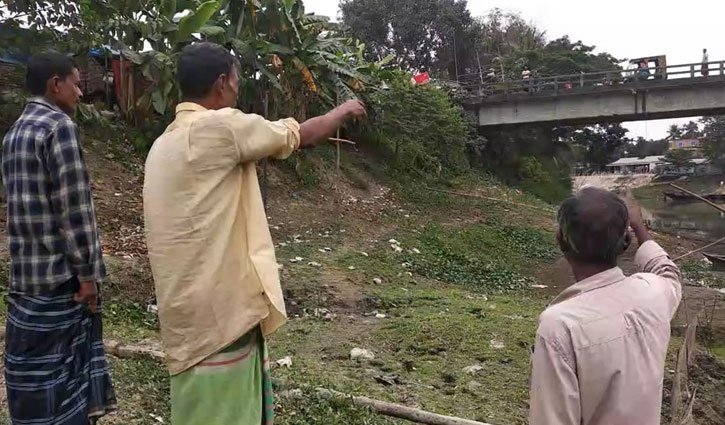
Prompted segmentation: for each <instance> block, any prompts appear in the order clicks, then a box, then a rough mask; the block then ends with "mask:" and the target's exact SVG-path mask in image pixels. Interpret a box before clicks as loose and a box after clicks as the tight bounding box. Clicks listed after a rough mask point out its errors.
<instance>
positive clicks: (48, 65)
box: [25, 51, 76, 96]
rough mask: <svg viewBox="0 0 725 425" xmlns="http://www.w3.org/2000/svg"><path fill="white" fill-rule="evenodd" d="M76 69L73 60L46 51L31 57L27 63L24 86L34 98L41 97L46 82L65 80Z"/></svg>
mask: <svg viewBox="0 0 725 425" xmlns="http://www.w3.org/2000/svg"><path fill="white" fill-rule="evenodd" d="M74 68H76V65H75V63H74V62H73V58H71V57H70V56H66V55H64V54H61V53H58V52H55V51H46V52H42V53H38V54H36V55H33V57H31V58H30V61H28V67H27V70H26V72H25V84H26V85H27V86H28V90H30V94H32V95H34V96H42V95H44V94H45V89H46V87H47V85H48V80H50V79H51V78H53V77H58V78H60V79H62V80H64V79H66V78H67V77H68V76H69V75H70V74H71V73H73V69H74Z"/></svg>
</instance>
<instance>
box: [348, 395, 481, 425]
mask: <svg viewBox="0 0 725 425" xmlns="http://www.w3.org/2000/svg"><path fill="white" fill-rule="evenodd" d="M352 402H353V404H356V405H358V406H364V407H368V408H370V409H373V410H375V411H376V412H378V413H380V414H382V415H385V416H392V417H394V418H400V419H406V420H409V421H412V422H417V423H421V424H430V425H490V424H486V423H484V422H477V421H472V420H469V419H463V418H457V417H455V416H445V415H439V414H437V413H431V412H426V411H425V410H420V409H414V408H412V407H407V406H402V405H399V404H394V403H388V402H386V401H380V400H374V399H372V398H367V397H360V396H352Z"/></svg>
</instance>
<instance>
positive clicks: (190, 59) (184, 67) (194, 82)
mask: <svg viewBox="0 0 725 425" xmlns="http://www.w3.org/2000/svg"><path fill="white" fill-rule="evenodd" d="M238 63H239V62H238V61H237V59H236V58H235V57H234V55H232V53H231V52H230V51H229V50H227V49H225V48H224V47H222V46H220V45H218V44H215V43H209V42H203V43H195V44H192V45H190V46H186V47H185V48H184V50H182V51H181V58H180V59H179V66H178V70H177V73H176V78H177V80H178V81H179V86H180V88H181V95H182V96H183V97H184V98H185V99H202V98H203V97H204V96H206V95H207V94H209V92H210V91H211V89H212V87H213V86H214V82H215V81H216V80H217V79H218V78H219V76H220V75H222V74H227V75H229V74H231V72H232V70H233V69H234V68H235V67H237V66H238Z"/></svg>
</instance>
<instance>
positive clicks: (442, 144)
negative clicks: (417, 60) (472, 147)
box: [364, 73, 475, 177]
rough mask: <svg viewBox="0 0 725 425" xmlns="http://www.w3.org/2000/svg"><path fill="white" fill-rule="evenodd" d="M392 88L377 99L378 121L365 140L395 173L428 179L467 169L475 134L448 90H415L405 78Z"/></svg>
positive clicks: (373, 102)
mask: <svg viewBox="0 0 725 425" xmlns="http://www.w3.org/2000/svg"><path fill="white" fill-rule="evenodd" d="M390 85H391V87H390V89H389V90H386V91H382V92H378V93H375V94H373V96H372V97H371V106H372V107H373V109H374V113H375V121H374V123H373V125H371V126H369V130H368V131H367V132H366V133H365V134H364V137H365V138H367V139H369V140H370V141H371V144H372V145H373V146H372V147H373V149H374V148H378V149H379V150H380V151H382V152H383V153H384V154H386V156H388V157H392V158H393V161H394V164H395V166H396V167H395V168H396V170H403V171H417V172H418V173H421V174H425V175H429V176H438V177H440V176H441V173H442V171H443V170H445V171H446V173H447V174H457V173H460V172H463V171H466V170H467V169H468V159H467V158H466V145H467V142H468V140H469V139H473V136H472V134H473V132H474V131H475V129H474V128H472V127H471V126H470V125H469V124H468V123H467V122H466V120H465V119H464V117H463V111H462V109H461V108H460V107H459V106H455V105H453V104H452V103H451V100H450V98H449V96H448V94H447V93H446V92H445V91H444V90H440V89H434V88H430V87H417V86H411V85H410V82H409V76H408V75H407V74H404V73H401V74H399V75H398V76H397V77H396V78H395V79H394V80H392V81H391V82H390Z"/></svg>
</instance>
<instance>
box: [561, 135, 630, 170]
mask: <svg viewBox="0 0 725 425" xmlns="http://www.w3.org/2000/svg"><path fill="white" fill-rule="evenodd" d="M628 131H629V130H627V129H626V128H624V127H622V126H621V124H606V125H605V124H597V125H595V126H592V127H585V128H584V129H581V130H579V131H577V132H575V133H574V137H573V141H574V143H576V144H578V145H580V146H581V147H582V151H583V154H584V158H583V159H584V161H585V162H586V163H587V164H589V166H590V167H592V168H595V169H597V170H604V167H605V166H606V165H607V164H609V163H611V162H612V161H614V160H616V159H617V158H618V157H619V155H620V154H621V151H622V148H623V147H624V145H625V144H626V143H628V142H629V140H630V139H629V138H627V137H626V135H627V132H628Z"/></svg>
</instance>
